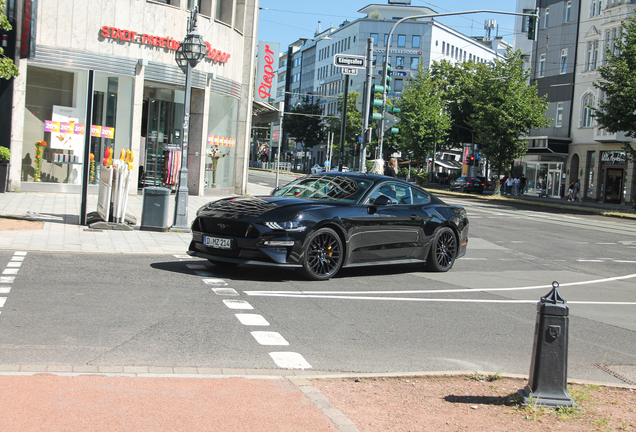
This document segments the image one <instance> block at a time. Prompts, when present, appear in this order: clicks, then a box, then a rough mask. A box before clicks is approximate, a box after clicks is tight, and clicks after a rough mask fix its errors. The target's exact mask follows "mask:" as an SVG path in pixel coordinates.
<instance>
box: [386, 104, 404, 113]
mask: <svg viewBox="0 0 636 432" xmlns="http://www.w3.org/2000/svg"><path fill="white" fill-rule="evenodd" d="M386 112H388V113H389V114H393V115H396V114H399V113H401V112H402V110H401V109H399V108H397V107H394V106H391V105H387V106H386Z"/></svg>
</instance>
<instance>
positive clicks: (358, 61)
mask: <svg viewBox="0 0 636 432" xmlns="http://www.w3.org/2000/svg"><path fill="white" fill-rule="evenodd" d="M366 63H367V62H366V59H365V58H364V57H363V56H357V55H348V54H336V55H335V56H333V64H334V65H336V66H338V67H346V68H355V69H364V68H365V67H367V65H366Z"/></svg>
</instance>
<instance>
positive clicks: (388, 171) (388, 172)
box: [384, 158, 398, 177]
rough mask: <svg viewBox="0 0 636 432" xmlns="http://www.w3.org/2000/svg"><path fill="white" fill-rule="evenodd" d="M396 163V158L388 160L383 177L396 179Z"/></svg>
mask: <svg viewBox="0 0 636 432" xmlns="http://www.w3.org/2000/svg"><path fill="white" fill-rule="evenodd" d="M397 170H398V163H397V159H396V158H391V159H389V164H388V165H387V166H386V167H384V175H385V176H389V177H397Z"/></svg>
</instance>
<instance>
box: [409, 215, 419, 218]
mask: <svg viewBox="0 0 636 432" xmlns="http://www.w3.org/2000/svg"><path fill="white" fill-rule="evenodd" d="M409 217H410V218H411V219H417V217H418V216H417V215H416V214H412V215H409Z"/></svg>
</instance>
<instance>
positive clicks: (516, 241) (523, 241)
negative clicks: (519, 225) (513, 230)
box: [510, 240, 527, 243]
mask: <svg viewBox="0 0 636 432" xmlns="http://www.w3.org/2000/svg"><path fill="white" fill-rule="evenodd" d="M510 243H527V242H526V241H525V240H511V241H510Z"/></svg>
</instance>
